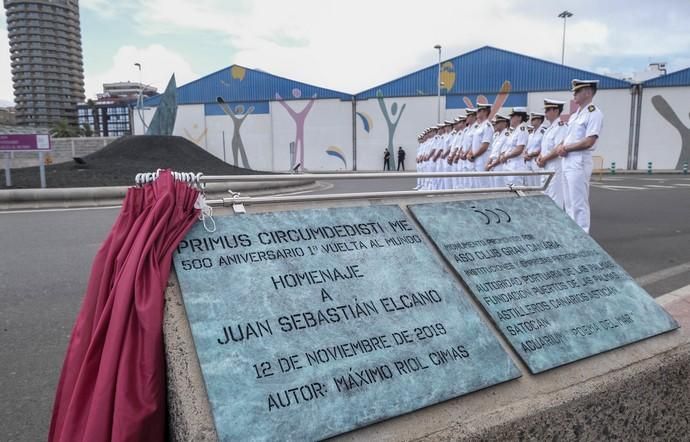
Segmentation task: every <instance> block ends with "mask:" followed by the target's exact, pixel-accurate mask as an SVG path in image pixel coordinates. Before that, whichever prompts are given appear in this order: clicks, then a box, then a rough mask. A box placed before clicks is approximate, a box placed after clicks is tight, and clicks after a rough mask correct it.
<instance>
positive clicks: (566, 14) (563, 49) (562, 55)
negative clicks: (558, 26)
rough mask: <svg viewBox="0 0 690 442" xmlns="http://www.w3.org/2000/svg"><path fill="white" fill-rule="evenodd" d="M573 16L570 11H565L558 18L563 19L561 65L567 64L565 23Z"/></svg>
mask: <svg viewBox="0 0 690 442" xmlns="http://www.w3.org/2000/svg"><path fill="white" fill-rule="evenodd" d="M572 16H573V13H572V12H570V11H563V12H561V13H560V14H558V17H559V18H562V19H563V43H562V45H561V64H564V63H565V21H566V20H567V19H568V18H570V17H572Z"/></svg>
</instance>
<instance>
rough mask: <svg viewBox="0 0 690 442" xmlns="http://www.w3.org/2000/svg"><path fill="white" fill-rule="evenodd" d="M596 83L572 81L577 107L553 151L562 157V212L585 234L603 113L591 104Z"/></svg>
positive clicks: (587, 225) (588, 220)
mask: <svg viewBox="0 0 690 442" xmlns="http://www.w3.org/2000/svg"><path fill="white" fill-rule="evenodd" d="M598 83H599V80H577V79H576V80H573V81H572V91H573V94H574V100H575V102H576V103H577V105H578V106H579V108H578V110H577V112H575V113H574V114H573V115H571V116H570V120H569V121H568V134H567V135H566V137H565V140H564V141H563V143H562V144H560V145H559V146H558V148H557V150H558V154H559V155H560V156H561V157H562V158H563V178H565V194H566V211H567V212H568V215H570V217H571V218H572V219H573V220H575V222H576V223H577V225H579V226H580V227H582V229H583V230H584V231H585V232H587V233H589V225H590V210H589V180H590V177H591V176H592V152H593V151H594V150H595V149H596V145H597V140H598V139H599V136H600V135H601V130H602V126H603V123H604V114H603V113H602V112H601V110H600V109H599V108H598V107H597V106H595V105H594V104H593V103H592V100H593V99H594V95H595V94H596V93H597V85H598Z"/></svg>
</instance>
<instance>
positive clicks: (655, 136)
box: [637, 87, 690, 169]
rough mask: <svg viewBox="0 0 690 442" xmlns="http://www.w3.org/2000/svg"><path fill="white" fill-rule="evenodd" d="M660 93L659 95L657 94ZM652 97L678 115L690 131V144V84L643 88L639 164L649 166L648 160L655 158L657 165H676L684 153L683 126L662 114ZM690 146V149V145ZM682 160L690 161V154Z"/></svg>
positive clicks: (687, 138)
mask: <svg viewBox="0 0 690 442" xmlns="http://www.w3.org/2000/svg"><path fill="white" fill-rule="evenodd" d="M656 96H659V98H654V97H656ZM652 101H655V102H657V105H659V106H660V110H661V111H662V112H664V113H667V114H671V115H672V114H675V115H676V116H677V118H678V119H679V120H680V124H682V125H683V126H685V131H686V132H687V133H688V135H687V136H686V144H690V117H689V116H688V112H690V87H663V88H645V89H643V91H642V110H641V121H640V144H639V151H638V157H637V167H638V169H646V168H647V162H648V161H652V163H653V167H654V168H655V169H675V168H676V165H677V163H678V159H679V157H680V153H681V146H682V141H683V140H682V137H681V135H680V132H679V129H677V128H675V127H674V126H673V125H671V123H670V122H669V121H667V120H666V119H665V118H664V117H663V116H662V115H661V113H660V112H659V110H657V109H656V108H655V106H654V105H653V104H652ZM663 101H665V102H666V103H668V105H669V106H670V109H668V110H665V109H664V107H665V106H664V105H663ZM680 130H683V128H682V127H681V128H680ZM687 149H688V150H689V151H690V146H688V148H687ZM686 152H687V151H686ZM682 161H690V158H688V156H686V157H684V158H682V159H681V163H682ZM681 167H682V165H681Z"/></svg>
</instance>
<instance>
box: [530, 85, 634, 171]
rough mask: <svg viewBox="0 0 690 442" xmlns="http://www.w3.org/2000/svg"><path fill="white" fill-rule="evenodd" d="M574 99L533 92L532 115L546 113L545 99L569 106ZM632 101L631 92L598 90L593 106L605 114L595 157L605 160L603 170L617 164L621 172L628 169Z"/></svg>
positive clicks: (569, 95) (562, 94)
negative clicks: (558, 101)
mask: <svg viewBox="0 0 690 442" xmlns="http://www.w3.org/2000/svg"><path fill="white" fill-rule="evenodd" d="M572 97H573V93H572V92H570V91H561V92H533V93H529V94H528V95H527V105H528V107H529V110H530V112H532V111H534V112H538V111H541V112H543V111H544V98H552V99H554V100H561V101H565V102H566V103H569V102H570V100H571V99H572ZM630 100H631V96H630V90H629V89H606V90H599V91H597V94H596V95H595V97H594V104H596V105H597V106H598V107H599V108H600V109H601V111H602V112H603V113H604V127H603V129H602V133H601V137H600V138H599V141H597V146H596V150H595V152H594V155H596V156H600V157H603V160H604V164H603V166H604V168H608V167H609V166H610V165H611V162H612V161H615V162H616V167H617V168H618V169H625V168H626V167H627V164H628V141H629V138H630V137H629V132H630ZM564 112H566V113H569V106H568V104H566V108H565V109H564Z"/></svg>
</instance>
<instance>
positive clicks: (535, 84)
mask: <svg viewBox="0 0 690 442" xmlns="http://www.w3.org/2000/svg"><path fill="white" fill-rule="evenodd" d="M437 76H438V65H436V64H434V65H432V66H429V67H427V68H424V69H421V70H419V71H416V72H413V73H411V74H408V75H405V76H403V77H400V78H398V79H396V80H393V81H390V82H388V83H384V84H381V85H379V86H376V87H373V88H371V89H367V90H365V91H363V92H360V93H358V94H357V95H356V98H357V99H367V98H374V97H376V96H377V94H378V93H379V91H380V93H381V94H382V95H383V96H384V97H409V96H415V95H436V94H437V86H436V82H437ZM573 78H580V79H589V80H599V89H619V88H629V87H630V83H628V82H627V81H623V80H619V79H617V78H612V77H607V76H604V75H600V74H595V73H593V72H588V71H584V70H582V69H576V68H572V67H568V66H564V65H561V64H557V63H552V62H550V61H545V60H540V59H538V58H534V57H529V56H527V55H522V54H517V53H515V52H510V51H506V50H503V49H497V48H494V47H491V46H484V47H481V48H479V49H475V50H473V51H470V52H467V53H465V54H462V55H459V56H457V57H455V58H451V59H449V60H446V61H444V62H442V63H441V82H442V83H443V84H442V87H441V93H442V94H443V95H452V94H486V93H496V92H498V91H499V90H500V88H501V85H502V84H503V82H504V81H506V80H507V81H510V83H511V91H512V92H516V93H518V92H536V91H562V90H568V89H570V81H571V80H572V79H573Z"/></svg>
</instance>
